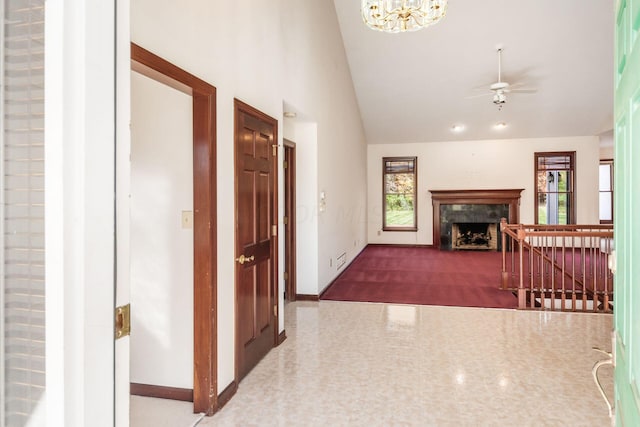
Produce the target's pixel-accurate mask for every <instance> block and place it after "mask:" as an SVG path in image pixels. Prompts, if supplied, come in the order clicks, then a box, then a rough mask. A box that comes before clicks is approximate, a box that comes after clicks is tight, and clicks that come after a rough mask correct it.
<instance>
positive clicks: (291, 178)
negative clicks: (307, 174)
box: [283, 139, 298, 301]
mask: <svg viewBox="0 0 640 427" xmlns="http://www.w3.org/2000/svg"><path fill="white" fill-rule="evenodd" d="M283 144H284V149H285V161H287V168H286V169H285V171H284V185H285V202H284V203H285V208H284V209H285V215H287V217H288V218H287V219H288V223H287V225H285V226H284V228H285V230H287V231H285V239H286V241H285V248H286V249H285V264H286V265H285V269H286V272H287V273H288V275H289V277H288V279H287V281H286V282H285V288H286V292H287V300H288V301H295V300H296V298H297V291H298V285H297V283H296V266H297V264H296V231H297V230H296V144H295V143H294V142H291V141H289V140H286V139H285V140H284V141H283ZM287 187H288V191H287ZM286 194H289V199H290V200H287V197H286ZM287 241H288V242H289V245H287Z"/></svg>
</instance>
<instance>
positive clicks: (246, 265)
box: [235, 100, 278, 380]
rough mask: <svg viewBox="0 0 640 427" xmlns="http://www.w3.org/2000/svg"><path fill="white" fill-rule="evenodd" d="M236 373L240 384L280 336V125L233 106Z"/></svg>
mask: <svg viewBox="0 0 640 427" xmlns="http://www.w3.org/2000/svg"><path fill="white" fill-rule="evenodd" d="M235 121H236V129H235V180H236V181H235V184H236V185H235V188H236V194H235V203H236V210H235V212H236V230H235V233H236V251H235V253H236V346H237V348H236V371H237V378H238V380H240V379H242V377H244V376H245V375H246V374H247V373H248V372H249V371H250V370H251V368H253V367H254V366H255V365H256V364H257V363H258V362H259V361H260V359H262V357H263V356H264V355H265V354H267V352H269V350H270V349H271V348H272V347H274V345H275V337H276V334H277V329H278V326H277V312H278V311H277V310H278V300H277V295H278V293H277V280H276V277H277V237H276V235H277V221H276V218H277V200H278V199H277V178H276V171H277V169H276V167H275V163H276V162H275V160H276V154H277V145H276V144H277V141H278V139H277V121H276V120H275V119H273V118H271V117H269V116H267V115H265V114H263V113H261V112H259V111H258V110H256V109H254V108H253V107H250V106H249V105H247V104H244V103H242V102H240V101H238V100H236V101H235Z"/></svg>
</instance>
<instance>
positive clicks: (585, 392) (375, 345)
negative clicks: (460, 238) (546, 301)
mask: <svg viewBox="0 0 640 427" xmlns="http://www.w3.org/2000/svg"><path fill="white" fill-rule="evenodd" d="M285 315H286V317H285V319H286V332H287V336H288V338H287V340H286V341H285V342H284V343H283V344H282V345H281V346H280V347H278V348H276V349H274V350H273V351H271V353H269V354H268V355H267V356H266V357H265V359H264V360H262V361H261V362H260V364H259V365H258V366H257V367H256V368H255V369H254V370H253V371H252V372H250V373H249V375H248V376H247V377H246V378H245V379H244V380H243V381H242V383H241V384H240V386H239V389H238V393H237V394H236V395H235V396H234V397H233V398H232V400H231V401H230V402H229V403H228V404H227V405H226V406H225V407H224V408H223V409H222V410H221V411H220V412H219V413H217V414H216V415H214V416H213V417H211V418H204V419H202V420H201V421H200V423H199V424H198V426H239V425H242V426H248V425H255V426H258V425H259V426H285V425H309V426H320V425H335V426H340V425H348V426H377V425H403V426H410V425H420V426H447V425H452V426H459V425H492V426H512V425H519V426H526V425H548V426H561V425H562V426H568V425H571V426H603V425H608V424H609V419H608V417H607V408H606V405H605V403H604V401H603V400H602V399H601V397H600V395H599V393H598V391H597V389H596V386H595V385H594V383H593V381H592V379H591V368H592V366H593V364H594V363H595V362H596V361H597V360H599V359H601V358H602V355H601V354H599V353H597V352H595V351H593V350H592V347H599V348H603V349H606V350H610V346H611V344H610V331H611V328H612V324H611V322H612V317H611V316H609V315H591V314H572V313H549V312H523V311H516V310H502V309H478V308H458V307H438V306H411V305H390V304H372V303H345V302H333V301H322V302H320V303H317V302H296V303H290V304H288V305H287V306H286V307H285ZM601 379H602V381H603V383H604V385H605V388H606V389H607V393H611V392H612V390H613V379H612V369H610V368H609V367H604V368H602V369H601ZM155 417H157V419H156V418H155ZM199 418H200V417H199V416H198V415H197V414H192V413H191V404H190V403H184V402H169V401H163V400H160V399H150V398H141V397H136V396H132V423H131V425H132V426H133V427H141V426H165V425H166V426H169V425H171V426H177V425H184V426H185V427H186V426H191V425H194V423H196V422H197V421H198V419H199ZM178 420H181V421H178ZM182 420H184V422H182Z"/></svg>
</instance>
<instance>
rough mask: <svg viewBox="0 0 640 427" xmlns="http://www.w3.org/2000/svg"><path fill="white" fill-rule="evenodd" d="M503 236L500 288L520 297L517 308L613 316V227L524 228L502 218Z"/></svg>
mask: <svg viewBox="0 0 640 427" xmlns="http://www.w3.org/2000/svg"><path fill="white" fill-rule="evenodd" d="M500 230H501V231H502V282H501V288H502V289H503V290H506V291H511V292H517V296H518V308H520V309H548V310H561V311H590V312H605V313H607V312H611V311H612V309H613V275H612V273H611V271H610V270H609V268H608V255H609V254H610V253H611V250H612V249H613V226H612V225H600V224H597V225H560V226H559V225H523V224H508V223H507V221H506V219H504V218H503V219H502V221H501V223H500Z"/></svg>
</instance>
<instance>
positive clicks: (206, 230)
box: [131, 43, 218, 415]
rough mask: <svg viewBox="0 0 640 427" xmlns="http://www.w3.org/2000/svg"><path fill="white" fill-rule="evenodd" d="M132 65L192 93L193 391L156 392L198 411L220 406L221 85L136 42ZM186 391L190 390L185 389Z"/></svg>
mask: <svg viewBox="0 0 640 427" xmlns="http://www.w3.org/2000/svg"><path fill="white" fill-rule="evenodd" d="M131 69H132V70H133V71H136V72H137V73H139V74H141V75H143V76H146V77H149V78H151V79H153V80H155V81H157V82H160V83H162V84H165V85H167V86H169V87H171V88H173V89H176V90H178V91H180V92H182V93H184V94H187V95H189V96H190V97H191V98H192V106H193V159H192V161H193V218H191V216H190V214H189V213H188V212H187V213H186V221H187V222H189V221H192V225H191V226H192V229H193V356H194V357H193V391H192V395H191V396H189V395H188V394H189V393H188V392H189V391H190V390H180V393H179V395H178V396H176V395H175V394H172V393H173V392H175V391H176V390H172V389H170V388H163V387H156V388H152V389H146V390H144V391H145V392H146V393H147V395H149V393H156V394H157V396H156V397H166V398H178V397H180V398H182V399H183V400H190V399H189V397H191V398H192V399H193V410H194V412H203V413H205V414H207V415H212V414H213V413H214V412H215V411H216V410H217V407H218V390H217V328H216V326H215V325H216V319H215V315H216V313H217V300H216V294H217V283H216V229H217V227H216V223H217V221H216V151H215V147H216V88H215V87H213V86H211V85H210V84H208V83H207V82H205V81H203V80H201V79H199V78H197V77H196V76H194V75H192V74H189V73H188V72H186V71H184V70H182V69H181V68H179V67H177V66H175V65H174V64H171V63H170V62H168V61H166V60H164V59H163V58H161V57H159V56H157V55H155V54H153V53H151V52H149V51H148V50H146V49H144V48H142V47H140V46H138V45H136V44H134V43H131ZM185 391H186V393H185Z"/></svg>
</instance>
